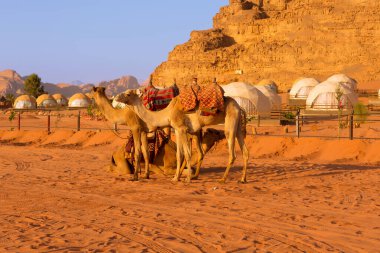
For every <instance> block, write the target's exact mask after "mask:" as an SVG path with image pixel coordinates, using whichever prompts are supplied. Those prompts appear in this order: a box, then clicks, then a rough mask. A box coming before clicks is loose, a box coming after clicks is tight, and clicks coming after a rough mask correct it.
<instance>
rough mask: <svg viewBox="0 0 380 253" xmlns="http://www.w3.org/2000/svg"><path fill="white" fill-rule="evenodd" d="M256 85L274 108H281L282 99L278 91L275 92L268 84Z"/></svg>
mask: <svg viewBox="0 0 380 253" xmlns="http://www.w3.org/2000/svg"><path fill="white" fill-rule="evenodd" d="M254 87H255V88H256V89H258V90H259V91H261V92H262V93H263V94H264V95H265V96H266V97H267V98H268V99H269V102H270V103H271V109H272V110H280V109H281V103H282V99H281V97H280V95H278V94H277V92H275V91H274V90H273V89H272V88H271V87H269V86H267V85H255V86H254Z"/></svg>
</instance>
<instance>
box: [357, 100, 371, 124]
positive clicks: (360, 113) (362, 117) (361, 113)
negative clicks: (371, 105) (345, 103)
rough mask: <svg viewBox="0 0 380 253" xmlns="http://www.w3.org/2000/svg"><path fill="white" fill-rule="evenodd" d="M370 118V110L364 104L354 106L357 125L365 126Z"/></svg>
mask: <svg viewBox="0 0 380 253" xmlns="http://www.w3.org/2000/svg"><path fill="white" fill-rule="evenodd" d="M367 118H368V108H367V106H365V105H364V104H362V103H360V102H359V103H357V104H355V106H354V122H355V125H360V124H363V123H365V122H366V121H367Z"/></svg>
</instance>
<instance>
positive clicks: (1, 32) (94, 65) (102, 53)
mask: <svg viewBox="0 0 380 253" xmlns="http://www.w3.org/2000/svg"><path fill="white" fill-rule="evenodd" d="M227 4H228V0H180V1H179V0H161V1H158V0H136V1H132V0H0V70H3V69H9V68H10V69H14V70H16V71H17V72H18V73H19V74H21V75H28V74H30V73H33V72H34V73H37V74H39V75H40V77H41V78H42V81H44V82H71V81H73V80H81V81H83V82H99V81H102V80H110V79H115V78H117V77H120V76H122V75H127V74H131V75H134V76H136V77H137V78H138V79H139V80H142V79H145V78H146V77H147V76H148V75H149V74H150V73H151V72H152V71H153V70H154V68H155V67H156V66H157V65H159V64H160V63H161V62H162V61H165V60H166V59H167V56H168V53H169V52H170V51H171V50H172V49H173V48H174V46H175V45H177V44H181V43H184V42H186V41H187V40H188V39H189V36H190V32H191V31H192V30H201V29H208V28H211V27H212V17H213V16H214V15H215V14H216V13H217V12H218V10H219V8H220V7H221V6H224V5H227Z"/></svg>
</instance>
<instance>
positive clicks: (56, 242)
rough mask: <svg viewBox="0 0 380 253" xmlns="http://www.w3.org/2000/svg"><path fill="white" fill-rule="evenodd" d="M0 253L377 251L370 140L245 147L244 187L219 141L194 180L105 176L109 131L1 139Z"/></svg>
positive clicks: (271, 140) (6, 134)
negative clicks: (227, 173) (224, 177)
mask: <svg viewBox="0 0 380 253" xmlns="http://www.w3.org/2000/svg"><path fill="white" fill-rule="evenodd" d="M0 142H1V143H2V144H0V217H1V218H0V251H1V252H89V251H90V252H379V249H380V198H379V196H380V173H379V172H380V155H379V153H378V150H379V148H380V142H379V141H358V140H356V141H348V140H321V139H316V138H315V139H314V138H311V139H300V140H297V139H291V138H276V137H257V138H254V137H252V136H249V137H247V143H249V149H250V152H251V158H252V159H251V160H250V167H249V173H248V180H249V183H248V184H244V185H241V184H237V183H236V181H237V180H238V179H239V177H240V173H241V171H240V170H241V165H242V160H241V156H240V152H238V159H237V161H236V166H235V167H234V169H233V170H232V171H231V174H230V177H229V181H228V182H227V183H226V184H223V185H222V184H219V183H217V180H218V179H220V178H221V176H222V174H223V171H224V165H225V164H226V162H227V156H226V155H227V150H226V148H225V145H226V143H225V141H221V142H220V143H218V145H217V146H216V147H215V148H214V149H213V150H212V151H211V152H210V153H209V154H207V156H206V159H205V162H204V166H203V168H204V169H203V171H202V174H201V177H200V179H199V180H197V181H194V182H193V183H191V184H190V185H187V184H184V183H182V182H180V183H177V184H172V183H171V182H170V178H167V177H165V176H161V175H153V176H152V179H151V180H142V181H140V182H129V181H128V180H126V178H125V177H120V176H115V175H113V174H110V173H109V172H107V171H106V170H105V169H104V166H105V165H107V164H108V162H109V160H110V154H111V152H112V150H113V149H115V148H116V147H117V146H118V145H120V144H121V143H122V140H120V139H118V138H117V137H115V135H113V134H112V133H110V132H85V131H81V132H73V131H58V132H55V133H52V134H50V135H47V134H46V132H43V131H21V132H17V131H13V132H10V131H0Z"/></svg>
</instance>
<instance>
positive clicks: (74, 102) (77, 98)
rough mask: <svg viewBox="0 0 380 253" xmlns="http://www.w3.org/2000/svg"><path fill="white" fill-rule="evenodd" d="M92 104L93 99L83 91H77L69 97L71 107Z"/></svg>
mask: <svg viewBox="0 0 380 253" xmlns="http://www.w3.org/2000/svg"><path fill="white" fill-rule="evenodd" d="M89 105H91V100H90V99H89V98H88V97H87V96H86V95H84V94H83V93H77V94H75V95H73V96H72V97H71V98H70V99H69V107H79V108H83V107H88V106H89Z"/></svg>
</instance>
